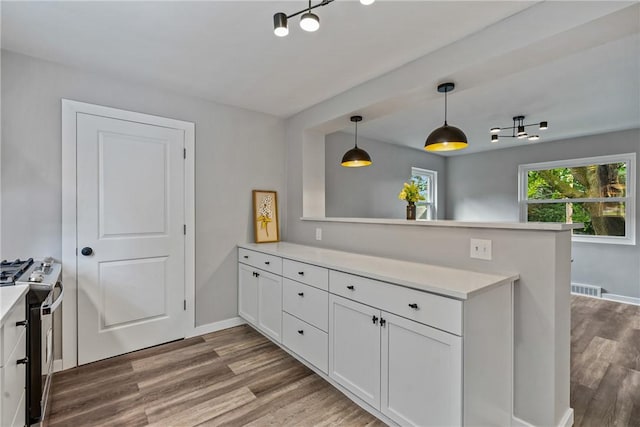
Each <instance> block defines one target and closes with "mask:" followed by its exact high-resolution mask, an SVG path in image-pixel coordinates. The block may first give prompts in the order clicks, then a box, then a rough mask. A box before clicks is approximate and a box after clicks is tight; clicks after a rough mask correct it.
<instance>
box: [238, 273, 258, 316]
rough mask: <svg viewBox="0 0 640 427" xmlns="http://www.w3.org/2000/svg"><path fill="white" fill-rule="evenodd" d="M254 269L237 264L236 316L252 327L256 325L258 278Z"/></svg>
mask: <svg viewBox="0 0 640 427" xmlns="http://www.w3.org/2000/svg"><path fill="white" fill-rule="evenodd" d="M256 273H257V272H256V269H255V268H253V267H250V266H248V265H245V264H238V314H239V315H240V317H242V318H243V319H244V320H246V321H247V322H249V323H251V324H252V325H254V326H257V324H258V276H256Z"/></svg>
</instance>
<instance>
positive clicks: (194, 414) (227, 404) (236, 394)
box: [151, 387, 256, 427]
mask: <svg viewBox="0 0 640 427" xmlns="http://www.w3.org/2000/svg"><path fill="white" fill-rule="evenodd" d="M255 398H256V397H255V396H254V395H253V393H251V390H249V389H248V388H247V387H242V388H240V389H237V390H234V391H231V392H229V393H227V394H223V395H222V396H218V397H216V398H213V399H210V400H207V401H205V402H202V403H200V404H198V405H193V406H191V407H190V408H188V409H185V410H183V411H181V412H178V413H176V414H174V415H172V416H170V417H162V418H160V419H157V420H152V421H153V422H152V423H151V425H152V426H156V427H167V426H179V425H180V426H195V425H198V424H200V423H202V422H203V421H206V420H208V419H211V418H213V417H216V416H219V415H221V414H225V413H227V412H228V411H230V410H232V409H235V408H237V407H239V406H242V405H244V404H246V403H248V402H251V401H252V400H255Z"/></svg>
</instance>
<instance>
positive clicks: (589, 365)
mask: <svg viewBox="0 0 640 427" xmlns="http://www.w3.org/2000/svg"><path fill="white" fill-rule="evenodd" d="M571 322H572V336H571V341H572V343H571V344H572V346H571V349H572V352H571V405H572V407H573V408H574V426H577V427H580V426H584V427H596V426H597V427H608V426H636V427H637V426H640V421H639V420H638V417H640V415H639V414H638V410H637V409H636V406H637V405H638V402H640V371H639V370H638V368H639V367H640V331H639V330H638V329H637V328H636V326H637V325H638V324H640V307H637V306H633V305H629V304H621V303H616V302H611V301H604V300H599V299H595V298H587V297H579V296H574V297H572V317H571ZM578 350H580V351H578Z"/></svg>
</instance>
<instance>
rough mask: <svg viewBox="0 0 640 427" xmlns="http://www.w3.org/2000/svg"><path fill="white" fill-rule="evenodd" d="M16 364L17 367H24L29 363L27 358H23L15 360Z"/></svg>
mask: <svg viewBox="0 0 640 427" xmlns="http://www.w3.org/2000/svg"><path fill="white" fill-rule="evenodd" d="M16 363H17V364H18V365H26V364H27V363H29V358H28V357H25V358H24V359H18V360H16Z"/></svg>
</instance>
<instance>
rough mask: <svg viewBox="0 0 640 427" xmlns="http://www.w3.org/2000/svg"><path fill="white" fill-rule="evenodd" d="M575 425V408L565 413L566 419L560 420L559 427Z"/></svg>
mask: <svg viewBox="0 0 640 427" xmlns="http://www.w3.org/2000/svg"><path fill="white" fill-rule="evenodd" d="M572 425H573V408H569V409H567V412H565V413H564V417H562V419H561V420H560V424H558V427H571V426H572Z"/></svg>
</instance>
